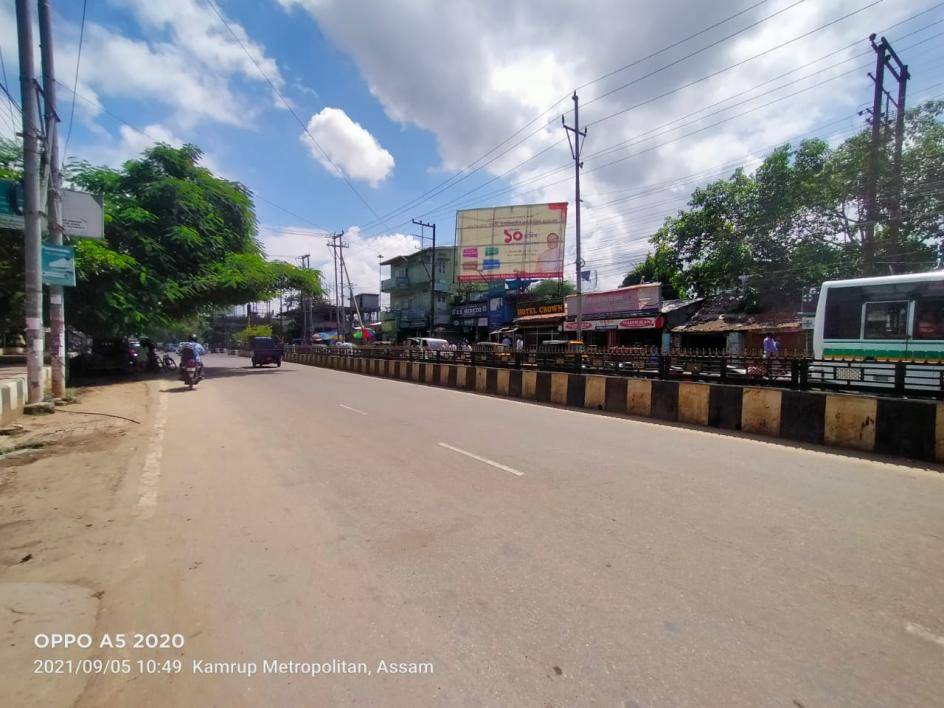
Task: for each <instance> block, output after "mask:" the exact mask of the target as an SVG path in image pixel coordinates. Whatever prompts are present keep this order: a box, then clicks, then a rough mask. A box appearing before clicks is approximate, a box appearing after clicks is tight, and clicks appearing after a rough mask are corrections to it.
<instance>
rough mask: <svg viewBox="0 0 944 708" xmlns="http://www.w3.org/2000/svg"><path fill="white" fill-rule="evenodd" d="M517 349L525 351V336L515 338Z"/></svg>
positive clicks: (517, 350)
mask: <svg viewBox="0 0 944 708" xmlns="http://www.w3.org/2000/svg"><path fill="white" fill-rule="evenodd" d="M515 351H516V352H520V351H524V337H517V338H516V339H515Z"/></svg>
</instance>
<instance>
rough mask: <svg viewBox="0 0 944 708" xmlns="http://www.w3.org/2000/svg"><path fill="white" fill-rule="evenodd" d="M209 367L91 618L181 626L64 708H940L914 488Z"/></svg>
mask: <svg viewBox="0 0 944 708" xmlns="http://www.w3.org/2000/svg"><path fill="white" fill-rule="evenodd" d="M208 365H209V367H210V369H209V377H208V379H207V380H206V381H204V382H203V383H201V384H200V385H199V386H198V387H197V390H195V391H192V392H190V391H185V390H182V389H181V388H180V387H179V386H178V385H177V384H175V383H173V382H169V383H166V384H162V390H161V392H160V393H158V394H157V395H158V400H157V404H156V406H155V407H154V414H153V416H152V418H153V420H150V421H148V424H149V425H151V426H153V432H152V434H151V437H150V440H149V442H148V449H147V450H142V454H144V455H145V461H144V463H143V465H142V468H141V471H140V474H139V478H136V479H135V480H134V485H135V489H136V491H135V493H134V494H133V495H132V496H131V497H130V498H129V500H128V501H129V504H130V507H131V513H133V514H134V516H135V517H136V518H137V526H136V528H137V532H136V533H134V534H132V536H133V538H129V539H127V545H126V552H127V553H128V554H130V555H129V557H127V558H126V559H125V561H124V564H123V566H122V568H120V569H116V576H115V577H116V578H122V580H121V581H120V582H117V581H116V583H115V587H110V588H109V589H108V591H107V594H106V595H105V598H104V600H103V605H102V610H101V616H100V617H99V620H98V631H99V632H107V631H114V632H130V631H132V630H133V628H142V629H143V628H148V630H149V631H154V632H168V633H173V632H179V633H181V634H182V635H183V636H184V638H185V646H184V647H183V648H182V649H180V650H179V651H175V652H169V651H168V652H164V653H161V652H160V651H158V652H154V653H153V654H152V655H153V656H156V657H165V658H166V657H174V658H179V659H181V660H182V662H183V670H182V671H181V672H180V673H178V674H176V675H165V674H160V673H158V674H151V675H137V676H134V677H132V678H129V677H127V676H110V677H109V676H97V677H95V678H93V679H91V680H90V681H89V684H88V686H87V687H86V688H85V692H84V693H83V694H82V697H81V702H80V703H81V704H82V705H162V706H163V705H219V706H224V705H226V706H234V705H275V706H288V705H336V704H350V703H357V704H386V705H404V706H420V705H503V706H530V705H541V706H546V705H556V706H568V705H609V706H667V705H668V706H673V705H697V706H721V705H724V706H788V707H789V706H842V705H849V706H869V705H871V706H933V705H938V706H939V705H941V701H942V696H944V638H942V635H944V599H942V598H944V552H942V544H944V476H941V475H940V474H938V473H936V472H933V471H927V470H920V469H913V468H909V467H904V466H899V465H894V464H889V463H885V462H881V461H875V460H869V459H864V458H859V457H851V456H843V455H836V454H830V453H827V452H824V451H821V450H807V449H800V448H796V447H790V446H783V445H777V444H772V443H769V442H763V441H759V440H752V439H748V438H745V437H737V436H726V435H720V434H718V433H714V432H705V431H700V430H695V429H689V428H686V427H683V426H670V425H660V424H654V423H650V422H644V421H641V420H634V419H628V418H618V417H610V416H605V415H600V414H594V413H581V412H579V411H571V410H564V409H561V408H556V407H551V406H541V405H533V404H528V403H523V402H514V401H508V400H502V399H499V398H494V397H488V396H483V395H477V394H473V393H466V392H458V391H452V390H445V389H440V388H433V387H428V386H424V385H419V384H415V383H407V382H399V381H393V380H386V379H380V378H373V377H367V376H362V375H358V374H353V373H344V372H338V371H331V370H324V369H318V368H312V367H305V366H299V365H293V364H285V365H283V366H282V368H281V369H274V368H267V369H262V370H259V369H252V368H250V367H249V364H248V361H247V360H245V359H236V358H233V357H224V356H214V357H208ZM132 550H133V553H132ZM271 661H279V662H293V661H294V662H317V663H320V664H325V663H327V664H329V666H328V667H325V668H329V669H330V668H334V669H337V670H338V671H337V672H336V673H321V674H318V675H315V676H309V675H302V674H300V673H286V672H284V671H283V672H281V673H264V669H265V663H264V662H271ZM194 662H198V664H197V665H195V664H194ZM199 662H226V663H225V666H224V665H219V666H217V665H215V664H214V665H213V666H211V668H213V667H216V668H227V667H228V668H227V670H230V671H240V670H248V669H246V668H245V667H248V666H250V665H255V667H256V669H255V670H256V671H257V673H256V674H255V675H253V676H246V675H243V674H240V673H230V674H215V675H213V674H206V673H203V669H204V668H206V667H207V666H209V664H208V663H203V664H200V663H199ZM338 662H344V663H338ZM381 662H385V663H386V664H387V665H388V666H389V665H390V664H395V665H398V666H397V667H396V668H404V669H406V670H411V669H412V670H416V671H418V672H421V673H416V674H402V673H384V672H383V670H382V665H381ZM361 664H363V666H366V672H369V673H366V672H365V673H356V672H348V673H341V670H343V669H344V668H348V669H351V668H352V667H353V668H354V669H355V670H357V671H362V670H363V669H362V667H361ZM401 664H402V665H403V666H402V667H401V666H399V665H401ZM270 666H271V665H270ZM290 667H291V665H290V664H286V666H285V667H283V668H284V669H285V671H291V668H290ZM297 670H304V666H303V665H299V668H298V669H297ZM424 672H425V673H424Z"/></svg>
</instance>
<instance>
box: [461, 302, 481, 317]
mask: <svg viewBox="0 0 944 708" xmlns="http://www.w3.org/2000/svg"><path fill="white" fill-rule="evenodd" d="M487 313H488V303H487V302H472V303H469V304H467V305H459V306H457V307H453V308H452V316H453V317H462V318H468V317H479V316H480V315H484V314H487Z"/></svg>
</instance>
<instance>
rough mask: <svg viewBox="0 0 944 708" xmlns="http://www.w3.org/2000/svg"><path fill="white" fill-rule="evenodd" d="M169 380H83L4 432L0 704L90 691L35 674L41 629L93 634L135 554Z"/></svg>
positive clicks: (42, 701)
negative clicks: (127, 559)
mask: <svg viewBox="0 0 944 708" xmlns="http://www.w3.org/2000/svg"><path fill="white" fill-rule="evenodd" d="M162 383H163V382H161V381H157V380H153V381H129V382H120V383H111V384H109V385H104V386H98V387H93V388H86V389H80V390H79V392H78V394H79V400H78V401H77V402H76V403H74V404H72V405H68V406H65V407H62V408H60V409H57V412H56V413H54V414H52V415H48V416H23V417H21V418H20V419H19V420H17V425H18V426H22V430H21V431H19V432H18V433H17V434H16V435H11V436H2V437H0V533H2V540H0V613H2V615H3V622H2V625H3V626H4V629H3V630H2V631H3V637H2V638H3V641H2V643H0V666H3V667H4V673H5V679H4V681H3V682H0V684H2V685H0V705H71V704H72V703H74V702H75V700H76V699H77V698H78V697H79V695H80V694H81V692H82V690H83V689H84V684H85V679H84V678H83V677H82V676H81V675H80V676H74V675H71V676H70V675H61V674H59V675H39V674H37V670H39V671H40V672H41V671H42V670H43V667H42V666H41V665H37V664H36V663H35V662H36V660H37V659H39V658H40V657H48V656H49V652H48V651H45V652H41V651H40V650H39V649H38V648H37V647H36V646H35V644H34V638H35V636H36V635H37V634H39V633H53V632H58V633H65V632H76V633H80V632H88V633H92V632H94V630H95V625H96V621H97V617H98V614H99V612H100V610H101V604H102V598H103V597H104V595H105V593H106V591H107V588H108V584H109V582H111V581H112V580H113V579H114V577H115V574H114V568H115V563H116V561H117V560H119V557H120V556H121V555H123V554H125V553H127V552H128V549H127V548H123V546H125V545H126V544H127V543H129V538H130V536H131V534H130V533H129V532H130V530H131V529H130V524H131V519H130V514H129V510H130V508H131V504H132V502H131V500H132V499H133V494H134V489H135V486H136V484H137V477H138V474H139V473H138V469H139V468H140V459H141V457H142V455H143V452H142V451H143V449H145V448H146V445H145V443H146V442H147V440H148V439H149V436H150V433H151V430H152V425H151V417H152V415H153V409H154V402H155V401H156V394H157V390H158V388H159V387H160V386H161V385H162ZM72 655H74V656H75V658H78V656H79V654H76V653H75V652H72ZM57 656H58V657H60V658H62V659H68V658H70V652H69V651H62V652H59V653H58V654H57ZM47 668H48V667H47Z"/></svg>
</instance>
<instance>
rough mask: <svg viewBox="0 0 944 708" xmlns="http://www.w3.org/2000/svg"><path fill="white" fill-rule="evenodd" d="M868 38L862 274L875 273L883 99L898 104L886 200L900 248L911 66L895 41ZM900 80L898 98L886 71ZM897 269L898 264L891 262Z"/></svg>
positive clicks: (894, 246)
mask: <svg viewBox="0 0 944 708" xmlns="http://www.w3.org/2000/svg"><path fill="white" fill-rule="evenodd" d="M869 42H871V44H872V49H873V50H874V51H875V74H874V75H873V74H870V75H869V77H870V78H871V79H872V81H873V82H874V92H873V95H872V109H871V111H870V113H871V122H872V131H871V141H870V144H869V162H868V168H867V171H866V179H865V224H864V225H863V228H862V274H863V275H875V273H876V269H875V227H876V226H877V225H878V220H879V216H880V215H881V214H880V208H879V195H878V183H879V173H880V172H881V162H882V145H883V143H884V142H885V141H884V139H883V136H882V126H883V125H885V123H886V121H887V120H888V118H889V116H888V110H887V109H886V111H885V112H884V114H883V112H882V99H883V98H884V99H885V103H886V106H887V105H889V104H890V105H894V106H895V148H894V158H893V161H892V171H893V172H892V174H893V185H892V192H891V194H890V196H889V198H888V200H887V204H888V212H889V236H890V238H889V239H888V240H889V242H890V243H889V244H888V247H889V249H890V253H891V254H898V252H899V247H900V245H901V244H900V243H899V237H898V236H899V229H900V226H901V192H902V177H901V169H902V166H901V152H902V146H903V145H904V139H905V94H906V90H907V86H908V79H910V78H911V74H910V73H909V72H908V66H907V65H906V64H905V63H904V62H902V60H901V59H900V58H899V56H898V54H896V53H895V50H894V49H892V45H891V44H889V42H888V40H887V39H885V38H884V37H882V38H881V40H880V41H879V42H877V43H876V41H875V35H874V34H872V35H870V36H869ZM886 70H887V71H888V72H889V73H890V74H891V75H892V78H894V79H895V81H896V82H897V83H898V97H897V100H896V99H893V98H892V97H891V94H889V93H888V91H886V90H885V71H886ZM890 265H891V266H892V270H894V266H895V264H894V263H892V264H890Z"/></svg>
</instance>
